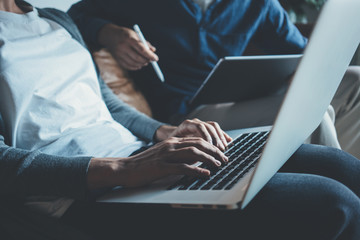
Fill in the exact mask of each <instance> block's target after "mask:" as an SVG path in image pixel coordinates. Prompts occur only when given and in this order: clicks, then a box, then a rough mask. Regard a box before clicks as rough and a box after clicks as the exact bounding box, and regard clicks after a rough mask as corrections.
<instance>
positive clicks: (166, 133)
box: [154, 125, 176, 142]
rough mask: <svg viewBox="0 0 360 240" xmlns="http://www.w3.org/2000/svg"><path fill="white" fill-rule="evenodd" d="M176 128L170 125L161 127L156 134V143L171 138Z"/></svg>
mask: <svg viewBox="0 0 360 240" xmlns="http://www.w3.org/2000/svg"><path fill="white" fill-rule="evenodd" d="M175 129H176V127H174V126H170V125H163V126H161V127H159V128H158V129H157V130H156V132H155V139H154V140H155V141H156V142H161V141H163V140H165V139H167V138H169V137H170V136H171V134H172V133H173V132H174V131H175Z"/></svg>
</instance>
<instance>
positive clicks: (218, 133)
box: [157, 118, 232, 151]
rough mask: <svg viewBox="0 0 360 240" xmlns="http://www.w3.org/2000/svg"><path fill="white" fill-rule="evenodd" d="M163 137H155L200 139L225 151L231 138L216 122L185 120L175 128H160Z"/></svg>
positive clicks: (161, 137) (159, 138)
mask: <svg viewBox="0 0 360 240" xmlns="http://www.w3.org/2000/svg"><path fill="white" fill-rule="evenodd" d="M160 130H162V133H165V135H164V136H157V137H158V138H157V139H158V140H161V139H166V138H169V137H200V138H203V139H204V140H206V141H207V142H209V143H211V144H213V145H214V146H216V147H218V148H219V149H220V150H221V151H225V150H226V147H227V145H228V143H229V142H231V141H232V139H231V137H230V136H229V135H227V134H226V133H225V132H224V131H223V130H222V129H221V128H220V126H219V124H218V123H216V122H211V121H209V122H203V121H201V120H199V119H196V118H195V119H192V120H185V121H184V122H183V123H181V124H180V125H179V126H178V127H177V128H175V127H171V126H162V127H161V128H160Z"/></svg>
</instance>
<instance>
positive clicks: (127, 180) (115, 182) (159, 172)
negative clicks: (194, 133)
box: [88, 137, 228, 188]
mask: <svg viewBox="0 0 360 240" xmlns="http://www.w3.org/2000/svg"><path fill="white" fill-rule="evenodd" d="M97 160H101V159H93V160H92V161H91V163H90V167H89V171H88V182H89V187H90V188H94V187H96V188H98V187H114V186H124V187H136V186H142V185H146V184H149V183H151V182H153V181H155V180H158V179H160V178H163V177H166V176H170V175H188V176H195V177H208V176H209V175H210V171H209V170H208V169H205V168H201V167H199V166H196V165H194V163H197V162H203V163H205V164H206V165H209V166H211V167H219V166H220V165H222V164H225V163H226V162H228V158H227V157H226V156H225V154H224V153H223V152H221V151H220V150H219V149H218V148H217V147H215V146H214V145H212V144H210V143H209V142H207V141H205V140H204V139H202V138H199V137H187V138H177V137H171V138H168V139H166V140H164V141H162V142H160V143H158V144H156V145H154V146H153V147H151V148H149V149H148V150H146V151H144V152H141V153H139V154H136V155H134V156H130V157H128V158H122V159H117V160H115V159H114V160H113V161H112V163H116V164H113V165H112V166H113V167H112V171H111V173H110V174H104V175H105V176H103V177H101V176H98V175H97V174H96V172H97V171H96V169H97V168H96V166H98V167H101V166H104V164H101V162H97ZM105 160H109V159H105ZM93 161H94V162H93ZM92 166H94V167H93V168H92ZM114 166H115V167H114ZM98 172H100V173H101V172H103V171H101V168H98ZM96 179H98V180H100V181H104V182H106V183H107V185H104V184H101V183H100V182H97V181H96ZM91 186H94V187H91Z"/></svg>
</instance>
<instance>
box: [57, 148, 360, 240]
mask: <svg viewBox="0 0 360 240" xmlns="http://www.w3.org/2000/svg"><path fill="white" fill-rule="evenodd" d="M329 154H330V156H331V157H332V158H331V159H329V157H328V156H329ZM323 165H326V167H325V168H324V169H321V166H323ZM359 168H360V163H359V162H358V160H357V159H356V158H353V157H352V156H350V155H348V154H346V153H343V152H340V151H338V150H334V149H328V148H325V147H319V146H312V145H304V146H302V147H301V148H300V150H299V151H297V152H296V153H295V154H294V156H293V157H292V158H291V159H290V160H289V161H288V163H287V164H285V166H284V167H283V168H282V169H281V172H279V173H277V174H275V175H274V177H273V178H272V179H271V180H270V181H269V183H267V184H266V185H265V187H264V188H263V189H262V190H261V192H260V193H259V194H258V195H257V196H256V197H255V198H254V200H253V201H252V202H251V203H250V204H249V205H248V206H247V207H246V208H245V210H243V211H241V210H235V211H234V210H230V211H229V210H221V211H213V210H194V209H191V210H190V209H173V208H170V207H166V206H151V205H137V204H133V205H132V204H129V205H124V204H100V203H76V204H75V205H74V206H73V207H72V208H70V210H69V211H68V213H67V214H66V215H65V216H64V218H63V219H62V220H63V221H64V222H65V223H67V224H70V225H75V226H77V227H79V228H82V229H83V230H84V231H86V232H90V233H91V235H93V236H96V234H98V236H102V237H103V238H102V239H107V238H108V239H117V237H121V236H123V234H124V235H127V236H133V237H135V236H142V235H143V234H144V233H145V234H147V235H152V236H160V235H161V236H164V237H165V236H166V235H167V234H171V235H168V236H169V237H171V236H173V235H174V234H175V235H176V236H180V235H182V236H183V237H186V236H189V237H190V236H194V235H198V236H200V235H201V236H202V237H214V236H215V235H218V236H222V237H226V236H234V234H239V236H241V234H245V235H246V236H248V237H249V236H253V237H259V238H260V237H261V236H276V237H278V238H283V239H286V238H288V237H291V238H292V239H294V236H295V238H298V239H301V238H302V239H304V238H305V237H306V239H329V238H330V236H333V235H334V234H335V232H336V231H338V230H340V229H342V227H344V226H343V225H342V223H343V221H344V217H347V218H349V217H350V218H351V221H349V220H350V219H346V220H347V221H348V222H351V223H352V224H353V223H354V221H355V220H354V219H358V220H357V222H356V223H357V224H360V222H359V219H360V215H359V210H356V211H353V209H360V200H359V197H358V196H356V194H358V195H359V192H360V190H359V189H358V187H357V186H356V185H357V184H356V183H358V182H359V181H358V180H359V176H358V175H359V174H358V173H359ZM345 172H346V173H347V174H345ZM355 193H356V194H355ZM349 206H351V209H348V207H349ZM345 222H346V221H345ZM347 228H348V230H347V231H355V226H354V225H350V226H346V228H345V229H347ZM94 234H95V235H94ZM103 234H105V235H107V238H106V237H105V236H103ZM345 234H346V232H345ZM357 234H359V233H357ZM95 239H96V238H95Z"/></svg>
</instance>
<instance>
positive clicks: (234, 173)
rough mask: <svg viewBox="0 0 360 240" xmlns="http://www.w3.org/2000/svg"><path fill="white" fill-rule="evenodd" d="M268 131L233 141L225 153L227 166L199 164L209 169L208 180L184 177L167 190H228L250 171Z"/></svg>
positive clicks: (240, 137)
mask: <svg viewBox="0 0 360 240" xmlns="http://www.w3.org/2000/svg"><path fill="white" fill-rule="evenodd" d="M268 135H269V132H268V131H265V132H254V133H245V134H242V135H241V136H239V137H238V138H237V139H235V140H234V141H233V142H232V143H231V144H230V145H229V146H228V150H226V151H225V155H226V156H227V157H228V158H229V162H228V163H227V164H223V165H222V166H221V167H219V168H216V167H209V166H208V165H205V164H201V165H200V167H202V168H206V169H209V170H210V172H211V175H210V177H209V178H195V177H190V176H184V177H183V178H181V179H180V180H179V181H177V182H176V183H175V184H173V185H171V186H170V187H169V188H168V190H229V189H231V188H232V187H233V186H234V185H235V184H236V183H237V182H239V180H240V179H241V178H242V177H243V176H244V175H245V173H247V172H248V171H249V170H250V169H252V168H253V167H254V166H255V164H256V163H257V161H258V159H259V158H260V156H261V153H262V150H263V148H264V145H265V142H266V139H267V137H268Z"/></svg>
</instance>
